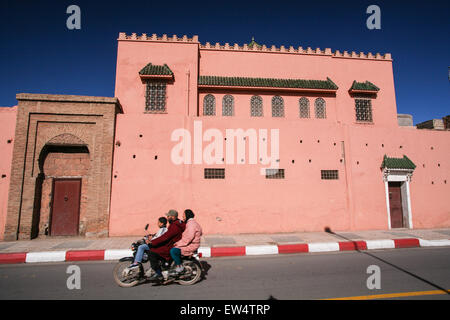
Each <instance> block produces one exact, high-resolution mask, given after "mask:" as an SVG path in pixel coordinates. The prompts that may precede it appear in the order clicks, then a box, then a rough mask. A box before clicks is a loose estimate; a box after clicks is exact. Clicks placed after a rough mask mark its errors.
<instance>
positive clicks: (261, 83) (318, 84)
mask: <svg viewBox="0 0 450 320" xmlns="http://www.w3.org/2000/svg"><path fill="white" fill-rule="evenodd" d="M198 84H199V86H212V87H249V88H256V87H258V88H283V89H312V90H329V91H336V90H337V89H338V86H337V85H336V84H335V83H334V82H333V81H332V80H331V79H330V78H327V80H302V79H275V78H247V77H221V76H200V77H199V81H198Z"/></svg>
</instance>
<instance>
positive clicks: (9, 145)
mask: <svg viewBox="0 0 450 320" xmlns="http://www.w3.org/2000/svg"><path fill="white" fill-rule="evenodd" d="M16 114H17V107H11V108H9V107H0V150H1V157H0V240H2V239H3V233H4V230H5V223H6V212H7V208H8V191H9V181H10V174H11V160H12V153H13V146H14V131H15V128H16Z"/></svg>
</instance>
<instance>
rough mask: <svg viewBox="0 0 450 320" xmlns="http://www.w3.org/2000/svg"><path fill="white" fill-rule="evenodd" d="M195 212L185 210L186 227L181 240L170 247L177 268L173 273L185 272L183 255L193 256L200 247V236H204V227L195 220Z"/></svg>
mask: <svg viewBox="0 0 450 320" xmlns="http://www.w3.org/2000/svg"><path fill="white" fill-rule="evenodd" d="M194 216H195V215H194V212H192V210H190V209H186V210H184V213H183V219H184V222H185V224H186V228H185V230H184V232H183V235H182V237H181V240H180V241H178V242H177V243H175V245H174V247H173V248H172V249H170V255H171V257H172V259H173V260H174V261H175V268H174V269H173V270H171V271H170V274H171V275H178V274H181V273H183V271H184V267H183V265H182V263H181V255H183V256H191V255H192V254H194V253H195V252H196V251H197V249H198V248H199V247H200V238H201V236H202V228H201V227H200V225H199V224H198V223H197V221H195V220H194Z"/></svg>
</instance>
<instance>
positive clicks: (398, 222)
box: [389, 182, 403, 228]
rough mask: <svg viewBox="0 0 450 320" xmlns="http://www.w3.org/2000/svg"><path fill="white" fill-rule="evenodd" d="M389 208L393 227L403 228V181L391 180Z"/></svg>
mask: <svg viewBox="0 0 450 320" xmlns="http://www.w3.org/2000/svg"><path fill="white" fill-rule="evenodd" d="M389 209H390V212H391V228H403V209H402V190H401V182H389Z"/></svg>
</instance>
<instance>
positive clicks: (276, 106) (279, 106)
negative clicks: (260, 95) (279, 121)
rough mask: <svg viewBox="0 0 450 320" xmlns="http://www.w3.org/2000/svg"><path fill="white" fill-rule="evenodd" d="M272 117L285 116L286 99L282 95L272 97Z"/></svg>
mask: <svg viewBox="0 0 450 320" xmlns="http://www.w3.org/2000/svg"><path fill="white" fill-rule="evenodd" d="M272 117H284V101H283V98H281V97H280V96H275V97H273V98H272Z"/></svg>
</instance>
